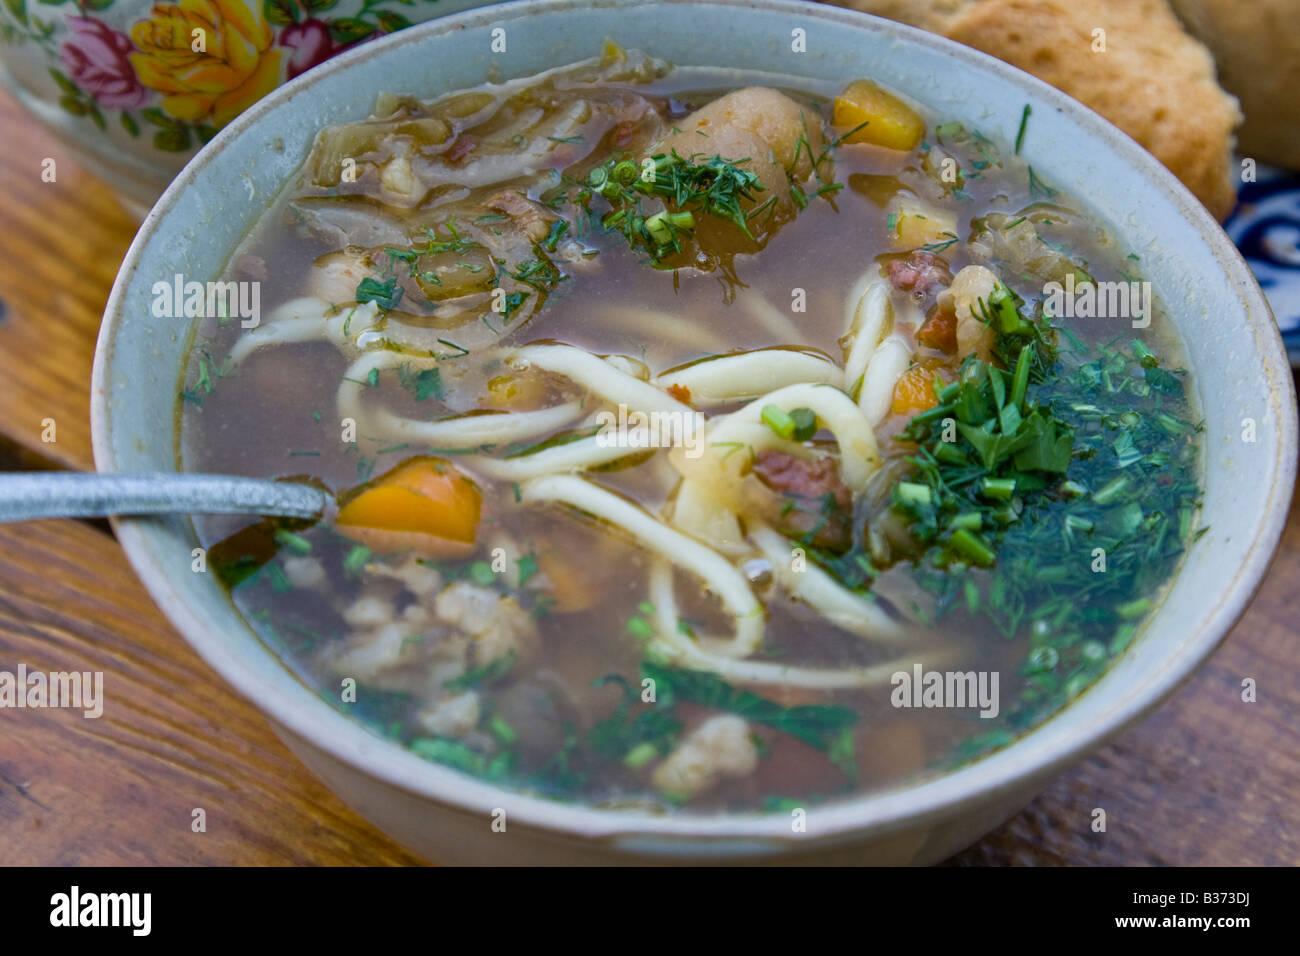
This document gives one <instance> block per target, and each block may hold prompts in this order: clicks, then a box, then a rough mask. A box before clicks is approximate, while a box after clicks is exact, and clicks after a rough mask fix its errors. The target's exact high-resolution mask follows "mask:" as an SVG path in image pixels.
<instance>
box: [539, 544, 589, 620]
mask: <svg viewBox="0 0 1300 956" xmlns="http://www.w3.org/2000/svg"><path fill="white" fill-rule="evenodd" d="M537 567H538V568H539V569H540V570H541V572H542V573H543V574H544V575H546V579H547V580H548V581H549V582H550V584H551V587H550V589H549V590H548V591H547V593H548V594H549V595H550V596H551V597H552V598H553V599H554V600H555V604H554V605H553V607H552V609H553V610H555V611H558V612H559V613H561V614H571V613H573V612H575V611H585V610H587V609H588V608H589V607H591V606H592V605H593V604H595V603H596V595H595V594H594V593H592V587H591V581H590V578H589V577H587V576H585V575H584V574H583V571H582V568H580V567H579V566H578V565H576V564H573V563H571V562H569V561H565V560H564V559H563V558H561V557H559V556H558V555H557V554H556V553H555V552H553V551H543V552H542V553H541V554H539V555H538V556H537Z"/></svg>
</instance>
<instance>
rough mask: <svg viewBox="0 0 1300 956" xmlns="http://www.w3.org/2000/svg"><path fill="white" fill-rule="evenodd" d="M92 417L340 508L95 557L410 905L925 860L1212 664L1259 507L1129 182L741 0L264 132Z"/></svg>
mask: <svg viewBox="0 0 1300 956" xmlns="http://www.w3.org/2000/svg"><path fill="white" fill-rule="evenodd" d="M714 36H726V37H727V38H728V39H727V42H726V43H724V44H718V43H716V42H714V41H713V40H712V39H709V38H711V37H714ZM430 64H437V66H436V68H431V67H430ZM93 404H94V408H93V413H94V426H95V442H96V445H95V448H96V462H97V466H98V467H99V468H100V469H101V470H105V471H142V470H183V471H196V472H223V473H235V474H241V475H252V476H259V477H270V478H296V479H301V480H309V481H312V482H314V483H316V484H318V485H321V486H323V487H326V488H328V489H329V490H330V491H331V492H332V493H333V500H334V504H333V505H332V506H331V507H330V508H329V509H328V511H327V513H326V514H325V515H323V516H322V518H321V520H319V521H316V522H302V521H296V522H289V521H278V520H275V519H270V518H267V519H261V520H255V521H250V520H248V519H236V518H231V517H228V516H226V517H211V516H195V517H194V518H193V519H185V520H180V519H148V520H145V519H130V520H126V519H124V520H121V521H119V522H118V523H117V529H118V534H119V536H120V538H121V540H122V543H123V545H124V547H125V548H126V551H127V554H128V556H129V557H130V559H131V561H132V563H133V565H134V566H135V567H136V569H137V570H138V571H139V573H140V575H141V577H142V579H143V580H144V582H145V584H146V586H147V587H148V588H149V590H150V591H151V593H152V594H153V595H154V597H155V598H156V600H157V601H158V603H159V605H160V606H161V607H162V608H163V610H164V611H165V612H166V613H167V615H168V616H169V617H170V618H171V620H172V621H173V622H174V623H175V625H176V626H177V628H178V630H179V631H180V632H181V633H182V634H183V635H184V636H185V638H186V640H188V641H189V642H190V643H191V644H192V645H193V646H194V647H195V648H196V649H197V650H198V652H199V653H200V654H201V655H202V656H203V657H204V658H205V660H207V661H208V662H209V663H210V664H211V665H212V666H213V668H214V669H215V670H216V671H217V672H218V673H219V674H221V675H222V677H224V678H225V679H226V680H228V681H229V682H230V683H231V684H232V685H233V686H234V687H235V688H236V689H238V690H239V691H240V692H241V693H242V694H244V695H245V696H246V697H247V698H248V699H249V700H250V701H252V702H253V703H254V704H255V705H256V706H257V707H259V708H260V709H261V710H262V711H263V712H264V713H265V714H266V716H267V717H268V719H269V720H270V721H271V723H272V725H273V726H274V727H275V729H276V730H277V732H278V733H279V734H280V735H281V737H282V738H283V739H284V740H285V741H286V743H287V744H288V745H289V746H290V748H291V749H292V750H293V751H294V752H295V753H296V754H297V755H298V756H299V757H300V758H301V759H302V760H303V762H304V763H305V764H306V765H307V766H308V767H309V768H311V770H312V771H313V772H315V773H316V774H318V775H319V776H320V777H321V778H322V779H323V780H324V781H325V782H326V783H327V784H329V785H330V786H331V788H333V789H334V790H335V791H336V792H338V793H339V794H340V795H341V796H342V797H343V798H344V799H345V800H347V801H348V802H349V803H350V804H351V805H353V806H354V807H356V808H357V809H358V810H359V811H360V812H361V813H362V814H363V815H364V816H366V817H367V818H368V819H370V820H372V821H373V822H375V823H376V824H377V825H378V826H380V827H381V828H383V829H384V830H386V831H387V832H389V833H391V834H393V835H394V836H395V837H396V838H397V839H399V840H400V841H402V842H403V843H404V844H405V845H407V846H409V847H411V848H413V849H414V850H416V851H417V852H419V853H421V854H423V855H425V856H426V857H428V858H429V859H431V860H434V861H446V862H452V861H456V862H579V861H634V860H646V859H650V860H658V861H671V860H679V861H681V860H698V859H710V860H728V859H729V860H736V859H749V860H752V859H782V860H798V859H802V860H818V861H841V862H846V861H859V862H875V863H926V862H933V861H935V860H939V859H942V858H943V857H945V856H946V855H948V854H951V853H952V852H954V851H955V850H957V849H960V848H961V847H962V846H964V845H966V844H968V843H970V842H971V841H972V840H974V839H976V838H977V837H978V836H979V835H980V834H981V833H983V832H985V831H987V830H988V829H990V828H992V827H993V826H995V825H997V824H998V823H999V822H1001V821H1002V820H1004V819H1006V818H1007V817H1008V816H1009V815H1010V814H1012V813H1013V812H1015V811H1016V810H1017V809H1018V808H1019V807H1020V806H1022V805H1023V804H1024V803H1026V802H1027V801H1028V800H1029V799H1030V798H1031V797H1032V796H1033V794H1034V793H1035V792H1036V791H1037V790H1038V789H1039V788H1041V787H1042V786H1043V785H1044V784H1045V783H1046V781H1048V780H1049V779H1051V777H1052V776H1053V775H1054V774H1056V773H1058V772H1059V771H1060V770H1061V769H1062V768H1064V767H1065V766H1067V765H1069V763H1070V762H1071V761H1074V760H1077V759H1079V758H1080V757H1081V756H1082V755H1083V754H1085V753H1087V752H1088V751H1089V749H1091V748H1094V747H1096V746H1098V745H1099V744H1100V743H1101V742H1102V741H1104V740H1105V739H1107V738H1108V737H1110V736H1111V735H1113V734H1115V733H1117V732H1118V731H1119V730H1120V729H1122V728H1123V727H1124V726H1125V725H1127V724H1128V723H1130V722H1132V721H1133V720H1136V719H1137V718H1138V717H1140V716H1141V715H1142V714H1143V713H1145V712H1147V711H1149V710H1150V709H1151V708H1152V707H1154V706H1155V705H1156V704H1157V703H1158V702H1159V701H1160V700H1162V699H1163V698H1164V697H1165V696H1166V695H1167V694H1168V693H1170V692H1171V691H1172V690H1173V688H1175V687H1176V686H1177V685H1178V683H1179V682H1180V681H1182V680H1183V679H1185V678H1186V677H1187V676H1188V675H1189V674H1190V673H1191V672H1192V670H1193V669H1194V668H1195V667H1196V666H1197V665H1198V664H1199V663H1200V662H1201V661H1203V660H1204V659H1205V658H1206V657H1207V656H1208V655H1209V653H1210V652H1211V651H1212V650H1213V648H1214V647H1215V645H1216V644H1217V643H1218V642H1219V641H1220V640H1221V639H1222V638H1223V636H1224V634H1225V633H1226V632H1227V630H1228V628H1229V627H1230V626H1231V624H1232V623H1233V621H1234V620H1235V619H1236V617H1237V616H1238V615H1239V614H1240V612H1241V610H1242V609H1243V607H1244V605H1245V603H1246V601H1247V600H1248V599H1249V597H1250V595H1251V593H1252V591H1253V589H1254V587H1255V586H1256V585H1257V583H1258V581H1259V579H1260V576H1261V575H1262V573H1263V571H1264V568H1265V566H1266V564H1267V562H1268V560H1269V558H1270V556H1271V553H1272V550H1273V548H1274V546H1275V544H1276V542H1277V539H1278V536H1279V534H1280V529H1281V527H1282V522H1283V518H1284V515H1285V512H1286V505H1287V502H1288V500H1289V496H1290V492H1291V488H1292V485H1293V481H1294V472H1295V406H1294V400H1293V397H1292V392H1291V379H1290V375H1289V371H1288V366H1287V363H1286V359H1285V354H1284V352H1283V350H1282V348H1281V345H1280V342H1279V339H1278V335H1277V331H1276V328H1275V326H1274V325H1273V322H1272V318H1271V315H1270V313H1269V311H1268V307H1267V304H1266V303H1265V301H1264V299H1263V297H1262V295H1261V293H1260V291H1259V289H1258V287H1257V286H1256V285H1255V283H1254V281H1253V280H1252V279H1251V278H1250V275H1249V273H1248V271H1247V270H1246V268H1245V267H1244V265H1243V264H1242V262H1241V260H1240V258H1239V257H1238V256H1237V254H1236V252H1235V251H1234V250H1233V249H1232V247H1231V244H1230V243H1229V242H1228V241H1227V239H1226V238H1225V237H1224V235H1223V233H1222V232H1221V231H1220V229H1219V228H1218V226H1217V224H1215V223H1214V222H1213V221H1212V220H1211V219H1210V217H1209V216H1208V215H1207V214H1206V213H1205V212H1204V210H1202V209H1201V208H1200V207H1199V205H1198V204H1197V203H1196V201H1195V199H1194V198H1193V197H1192V196H1191V195H1190V194H1189V193H1187V192H1186V191H1185V190H1184V189H1183V187H1181V186H1180V185H1179V184H1178V183H1177V181H1176V180H1175V179H1174V178H1173V177H1172V176H1171V175H1170V174H1169V173H1168V172H1167V171H1165V170H1164V169H1163V168H1161V167H1160V166H1159V165H1158V164H1157V163H1156V161H1155V160H1154V159H1152V158H1151V157H1150V156H1149V155H1148V154H1146V153H1145V152H1144V151H1142V150H1141V149H1140V147H1138V146H1137V145H1136V144H1135V143H1133V142H1132V141H1131V140H1129V139H1128V138H1126V137H1125V136H1124V135H1123V134H1122V133H1120V132H1118V131H1117V130H1115V129H1114V128H1113V127H1111V126H1109V125H1108V124H1106V123H1105V121H1103V120H1101V119H1100V118H1099V117H1097V116H1095V115H1094V114H1092V113H1090V112H1088V111H1087V110H1086V109H1084V108H1083V107H1081V106H1080V105H1079V104H1077V103H1075V102H1074V101H1072V100H1069V99H1068V98H1067V97H1065V96H1063V95H1061V94H1060V93H1058V92H1056V91H1054V90H1052V89H1050V88H1049V87H1047V86H1045V85H1043V84H1042V83H1039V82H1038V81H1036V80H1034V79H1033V78H1031V77H1028V76H1027V75H1025V74H1022V73H1020V72H1018V71H1016V70H1014V69H1012V68H1010V67H1008V66H1006V65H1004V64H1001V63H998V62H996V61H994V60H992V59H990V58H988V57H986V56H984V55H982V54H980V53H977V52H974V51H971V50H968V49H964V48H961V47H958V46H957V45H955V44H952V43H949V42H947V41H945V40H942V39H937V38H935V37H932V36H928V35H924V34H922V33H919V32H917V31H913V30H911V29H909V28H906V27H902V26H899V25H897V24H893V23H887V22H884V21H880V20H876V19H874V18H870V17H866V16H862V15H858V14H854V13H852V12H847V11H843V10H837V9H826V8H820V7H815V8H814V7H809V6H807V5H804V4H794V3H777V2H774V3H764V4H760V5H757V6H753V5H749V4H741V3H732V2H725V0H724V2H710V3H695V2H681V3H666V4H665V3H654V4H650V3H640V2H616V3H582V2H572V0H555V2H540V3H521V4H508V5H505V6H502V7H496V8H492V9H489V10H483V11H478V12H472V13H466V14H463V15H459V16H455V17H451V18H448V19H447V20H445V21H438V22H436V23H430V24H426V25H422V26H419V27H416V28H413V29H411V30H409V31H404V32H403V33H402V34H401V35H400V36H394V37H392V38H389V39H386V40H383V41H380V42H378V43H375V44H372V45H370V46H368V47H367V49H366V50H365V51H364V54H360V53H359V54H351V55H350V54H345V55H343V56H341V57H339V58H338V59H336V60H334V61H331V62H330V63H329V64H326V65H325V66H324V67H322V68H321V69H319V70H317V71H313V73H312V74H310V75H309V76H306V77H303V78H301V79H300V80H298V81H296V82H295V83H293V84H290V85H289V86H287V87H286V88H285V89H284V90H282V91H277V92H274V93H272V94H271V95H270V96H268V97H267V98H266V99H264V100H262V101H261V102H259V103H258V104H256V105H255V106H254V107H252V108H251V109H250V110H249V111H248V112H246V113H245V114H244V115H242V116H241V117H239V118H238V119H236V120H235V121H234V122H233V123H232V124H231V126H230V127H229V128H228V129H227V130H225V131H223V132H222V133H221V134H219V135H218V136H217V137H216V138H215V139H214V140H213V142H212V143H211V144H210V145H209V146H208V147H206V148H205V150H204V152H203V153H202V154H201V155H200V156H199V157H198V158H197V159H196V161H195V162H194V163H192V164H191V165H190V166H189V167H187V168H186V170H185V171H184V172H183V173H182V174H181V176H180V177H179V178H178V179H177V181H176V182H175V183H174V184H173V185H172V187H171V188H170V189H169V190H168V192H167V193H166V194H165V195H164V197H163V199H162V200H161V201H160V202H159V204H158V205H157V206H156V207H155V209H154V210H153V212H152V213H151V214H150V216H149V218H148V219H147V220H146V222H145V224H144V226H143V228H142V230H141V232H140V234H139V235H138V236H137V238H136V240H135V242H134V244H133V246H132V248H131V251H130V253H129V254H128V256H127V259H126V261H125V263H124V266H123V270H122V273H121V275H120V276H119V278H118V281H117V284H116V286H115V288H114V290H113V294H112V297H111V299H110V302H109V305H108V310H107V314H106V321H105V325H104V329H103V332H102V334H101V338H100V343H99V350H98V353H97V356H96V364H95V376H94V395H93Z"/></svg>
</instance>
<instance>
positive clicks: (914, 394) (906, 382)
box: [890, 365, 939, 415]
mask: <svg viewBox="0 0 1300 956" xmlns="http://www.w3.org/2000/svg"><path fill="white" fill-rule="evenodd" d="M933 381H934V372H933V371H932V370H931V369H928V368H925V367H924V366H922V365H913V366H912V367H911V368H909V369H908V370H907V371H906V372H904V373H903V375H902V377H901V378H899V380H898V382H897V383H896V384H895V385H894V404H893V406H892V408H891V409H890V410H891V411H892V412H893V413H894V414H895V415H915V414H916V413H918V412H923V411H925V410H926V409H927V408H934V407H935V406H936V405H938V404H939V400H938V399H937V398H935V396H934V386H933V385H932V384H931V383H932V382H933Z"/></svg>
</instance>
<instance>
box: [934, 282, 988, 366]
mask: <svg viewBox="0 0 1300 956" xmlns="http://www.w3.org/2000/svg"><path fill="white" fill-rule="evenodd" d="M997 284H998V277H997V275H995V274H994V273H993V271H992V270H990V269H986V268H985V267H984V266H966V267H965V268H964V269H962V270H961V271H960V272H958V273H957V274H956V275H955V276H953V278H952V285H951V286H949V287H948V289H947V291H946V292H943V293H941V294H940V299H941V300H942V299H943V298H944V297H949V296H950V297H951V301H952V305H953V309H954V310H955V312H956V315H957V355H958V357H960V358H965V357H966V356H967V355H970V354H971V353H974V354H975V355H976V356H978V357H979V358H981V359H988V357H989V355H990V350H991V349H992V347H993V330H992V329H991V328H989V327H988V326H987V325H986V324H984V322H982V321H981V320H980V319H979V318H977V317H976V315H975V312H974V309H976V308H977V304H978V303H979V301H980V300H981V299H983V300H985V301H988V297H989V296H990V295H992V294H993V290H994V289H995V288H997Z"/></svg>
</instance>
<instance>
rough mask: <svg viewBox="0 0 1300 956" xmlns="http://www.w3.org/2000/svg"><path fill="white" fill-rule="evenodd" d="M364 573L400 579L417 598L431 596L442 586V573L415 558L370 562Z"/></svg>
mask: <svg viewBox="0 0 1300 956" xmlns="http://www.w3.org/2000/svg"><path fill="white" fill-rule="evenodd" d="M366 573H367V574H370V575H373V576H375V577H385V578H391V579H393V580H395V581H400V582H401V583H402V586H403V587H405V588H406V590H407V591H408V592H410V593H411V594H412V595H413V596H414V597H417V598H429V597H432V596H433V595H434V594H435V593H436V592H437V590H438V588H440V587H441V586H442V575H441V574H439V573H438V572H437V571H435V570H434V569H433V568H431V567H429V566H428V565H427V564H421V563H420V562H419V561H417V560H416V559H415V558H408V559H407V560H406V561H404V562H402V563H401V564H398V565H390V564H384V563H383V562H379V561H375V562H371V563H370V564H367V565H366Z"/></svg>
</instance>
